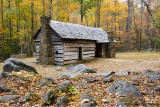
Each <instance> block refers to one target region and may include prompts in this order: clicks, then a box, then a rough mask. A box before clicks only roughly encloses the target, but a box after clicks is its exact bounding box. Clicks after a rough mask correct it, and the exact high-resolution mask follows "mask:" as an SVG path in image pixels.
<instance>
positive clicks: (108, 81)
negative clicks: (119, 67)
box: [102, 77, 114, 83]
mask: <svg viewBox="0 0 160 107" xmlns="http://www.w3.org/2000/svg"><path fill="white" fill-rule="evenodd" d="M102 81H103V82H105V83H110V82H113V81H114V79H113V78H112V77H106V78H104V79H103V80H102Z"/></svg>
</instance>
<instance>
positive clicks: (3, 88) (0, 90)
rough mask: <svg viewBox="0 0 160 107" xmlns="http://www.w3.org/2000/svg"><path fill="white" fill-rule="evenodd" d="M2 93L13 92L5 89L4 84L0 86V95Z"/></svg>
mask: <svg viewBox="0 0 160 107" xmlns="http://www.w3.org/2000/svg"><path fill="white" fill-rule="evenodd" d="M2 92H14V91H13V90H12V89H10V88H7V87H6V86H5V85H4V84H0V93H2Z"/></svg>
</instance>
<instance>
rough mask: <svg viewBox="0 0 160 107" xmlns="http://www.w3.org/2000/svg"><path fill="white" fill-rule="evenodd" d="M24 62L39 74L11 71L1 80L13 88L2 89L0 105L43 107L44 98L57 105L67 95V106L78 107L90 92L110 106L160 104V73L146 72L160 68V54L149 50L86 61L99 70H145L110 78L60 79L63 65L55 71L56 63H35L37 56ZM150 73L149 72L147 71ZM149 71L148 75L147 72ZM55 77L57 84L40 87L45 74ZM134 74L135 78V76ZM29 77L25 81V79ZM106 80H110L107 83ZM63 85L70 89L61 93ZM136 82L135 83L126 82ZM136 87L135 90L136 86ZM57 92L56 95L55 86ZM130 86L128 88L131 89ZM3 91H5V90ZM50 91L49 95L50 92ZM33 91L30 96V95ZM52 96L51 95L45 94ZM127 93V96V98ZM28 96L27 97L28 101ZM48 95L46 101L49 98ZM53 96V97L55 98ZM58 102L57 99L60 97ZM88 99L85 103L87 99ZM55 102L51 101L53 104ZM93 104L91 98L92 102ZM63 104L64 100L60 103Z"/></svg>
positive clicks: (103, 103)
mask: <svg viewBox="0 0 160 107" xmlns="http://www.w3.org/2000/svg"><path fill="white" fill-rule="evenodd" d="M21 60H23V61H25V62H28V63H30V64H31V65H32V66H34V67H35V68H36V70H37V72H38V73H39V74H40V75H31V74H28V73H26V72H12V74H14V75H18V77H21V78H18V77H16V76H11V77H10V78H4V79H2V80H1V81H0V84H1V85H0V86H1V87H2V84H4V85H5V86H6V87H8V88H10V89H12V90H13V91H11V92H10V93H9V92H1V93H0V106H1V107H6V106H7V107H8V106H24V107H28V106H37V107H40V106H42V104H43V102H44V101H47V102H46V103H47V104H48V105H51V106H52V107H55V105H56V104H57V103H58V102H59V101H60V100H59V98H61V97H62V96H64V95H66V96H67V97H68V99H69V103H68V104H67V106H68V107H77V106H80V105H82V104H87V103H86V102H89V101H88V99H89V98H87V99H86V98H84V99H81V97H82V95H83V94H85V93H88V94H89V95H91V96H92V98H91V99H92V100H93V99H94V100H95V101H96V103H97V106H104V107H111V106H116V105H117V104H120V106H124V105H123V104H122V103H124V104H125V105H127V106H159V105H160V85H159V84H160V79H159V78H160V73H159V72H151V71H150V70H148V71H146V72H144V70H146V69H152V70H153V71H160V53H147V52H125V53H117V55H116V58H110V59H107V58H97V59H95V60H93V61H90V62H85V63H84V64H85V65H87V66H88V67H90V68H93V69H97V72H111V71H114V72H118V71H135V72H143V73H142V74H145V76H143V75H142V74H141V73H135V72H130V73H128V74H126V75H124V74H122V75H116V73H115V74H112V75H110V76H109V77H106V78H104V77H102V76H101V75H100V76H95V75H94V73H93V74H92V73H91V74H82V75H81V76H77V77H75V78H59V77H58V78H57V77H55V76H56V75H59V74H61V73H62V72H65V70H64V68H65V67H67V65H66V66H63V67H62V68H63V69H62V70H60V71H53V70H52V68H54V67H56V66H51V65H50V66H46V67H44V66H42V65H39V64H36V63H35V61H36V59H35V58H24V59H21ZM2 67H3V63H0V71H2ZM147 73H148V74H147ZM146 74H147V75H146ZM51 76H52V77H55V78H54V83H53V82H51V83H49V82H47V83H48V84H47V85H45V86H40V85H39V84H40V83H41V82H43V79H45V78H44V77H51ZM133 77H134V78H133ZM23 78H24V79H26V80H23ZM105 79H108V80H107V81H108V82H107V81H106V82H105ZM68 80H69V81H71V83H72V84H71V85H72V86H68V85H66V84H65V82H66V81H68ZM124 81H127V82H128V83H126V82H125V85H124V84H119V85H115V86H114V85H113V84H116V83H117V82H124ZM60 84H64V87H66V86H67V87H68V88H67V90H68V91H67V92H62V90H61V88H62V87H60ZM126 84H133V85H134V86H133V85H126ZM111 86H112V87H113V88H114V90H119V91H117V92H116V93H112V92H108V91H107V90H108V89H109V88H110V87H111ZM134 87H136V90H135V88H134ZM57 88H58V91H57V92H56V94H53V93H52V92H54V91H55V90H56V89H57ZM128 88H129V89H128ZM132 89H133V90H134V92H136V93H140V95H142V97H134V94H135V93H132V92H131V93H130V94H129V95H125V94H124V95H122V96H121V95H120V96H119V95H118V94H119V92H120V93H121V92H124V93H127V92H128V91H133V90H132ZM2 91H3V90H2ZM48 92H49V93H50V94H51V95H50V94H49V93H48ZM29 93H31V96H30V97H29V98H28V97H25V96H27V95H28V94H29ZM15 94H16V95H18V98H17V99H12V100H6V101H3V100H2V98H3V99H4V98H6V96H7V95H13V96H14V95H15ZM46 96H49V97H46ZM125 96H127V97H125ZM25 98H28V100H25ZM46 98H47V100H46ZM50 98H53V99H52V100H51V99H50ZM54 98H55V99H54ZM57 99H58V100H59V101H58V100H57ZM84 101H85V102H84ZM51 102H52V103H51ZM90 102H91V103H90V104H92V101H90ZM60 103H61V102H60Z"/></svg>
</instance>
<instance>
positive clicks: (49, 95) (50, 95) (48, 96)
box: [42, 89, 59, 106]
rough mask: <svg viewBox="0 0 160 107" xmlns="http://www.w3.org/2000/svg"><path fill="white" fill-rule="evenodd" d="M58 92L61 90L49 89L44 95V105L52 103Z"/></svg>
mask: <svg viewBox="0 0 160 107" xmlns="http://www.w3.org/2000/svg"><path fill="white" fill-rule="evenodd" d="M58 92H59V90H58V89H55V90H48V91H47V92H46V93H45V95H44V97H43V102H42V105H43V106H49V105H51V104H52V103H53V102H54V101H55V100H56V99H57V96H56V93H58Z"/></svg>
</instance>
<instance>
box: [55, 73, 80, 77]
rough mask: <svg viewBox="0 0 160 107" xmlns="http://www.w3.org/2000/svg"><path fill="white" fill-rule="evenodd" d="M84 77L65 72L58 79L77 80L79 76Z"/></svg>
mask: <svg viewBox="0 0 160 107" xmlns="http://www.w3.org/2000/svg"><path fill="white" fill-rule="evenodd" d="M79 75H82V73H72V72H63V73H62V74H60V75H58V76H57V77H58V78H65V77H66V78H76V77H77V76H79Z"/></svg>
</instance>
